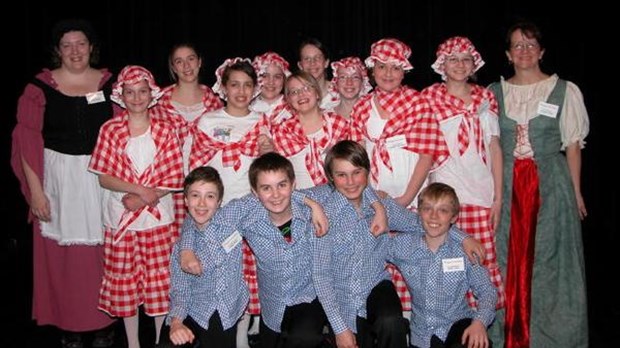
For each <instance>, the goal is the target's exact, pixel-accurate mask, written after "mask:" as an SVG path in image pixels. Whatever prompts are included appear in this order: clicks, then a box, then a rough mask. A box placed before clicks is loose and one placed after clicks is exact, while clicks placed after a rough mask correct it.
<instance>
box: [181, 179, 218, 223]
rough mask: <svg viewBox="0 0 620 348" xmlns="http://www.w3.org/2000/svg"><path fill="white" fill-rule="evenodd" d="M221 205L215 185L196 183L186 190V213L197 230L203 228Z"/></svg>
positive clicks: (204, 182)
mask: <svg viewBox="0 0 620 348" xmlns="http://www.w3.org/2000/svg"><path fill="white" fill-rule="evenodd" d="M221 203H222V200H221V194H220V192H219V189H218V187H217V185H216V184H215V183H212V182H207V181H196V182H194V183H193V184H191V185H190V186H189V187H188V188H187V192H186V194H185V204H186V205H187V211H188V212H189V214H190V215H191V216H192V218H193V219H194V221H195V222H196V225H197V226H198V227H199V228H203V227H204V226H205V225H206V224H207V223H208V222H209V221H210V220H211V218H212V217H213V215H215V212H216V211H217V209H218V208H219V207H220V204H221Z"/></svg>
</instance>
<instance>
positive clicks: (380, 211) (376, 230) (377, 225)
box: [370, 201, 389, 237]
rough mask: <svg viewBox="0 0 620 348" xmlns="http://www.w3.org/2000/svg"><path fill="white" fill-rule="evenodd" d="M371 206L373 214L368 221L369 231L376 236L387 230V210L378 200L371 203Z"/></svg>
mask: <svg viewBox="0 0 620 348" xmlns="http://www.w3.org/2000/svg"><path fill="white" fill-rule="evenodd" d="M371 206H372V207H373V209H374V210H375V216H374V217H373V218H372V222H371V223H370V233H372V235H373V236H375V237H378V236H379V235H381V234H382V233H384V232H388V231H389V227H388V217H387V212H386V211H385V207H384V206H383V203H381V202H380V201H376V202H374V203H372V204H371Z"/></svg>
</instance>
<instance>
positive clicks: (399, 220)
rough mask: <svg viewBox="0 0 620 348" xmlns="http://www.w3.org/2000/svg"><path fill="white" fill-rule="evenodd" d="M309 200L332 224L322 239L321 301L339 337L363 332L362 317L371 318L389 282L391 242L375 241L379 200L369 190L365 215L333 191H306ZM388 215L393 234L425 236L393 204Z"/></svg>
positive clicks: (318, 251) (388, 203) (318, 260)
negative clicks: (371, 306) (369, 302)
mask: <svg viewBox="0 0 620 348" xmlns="http://www.w3.org/2000/svg"><path fill="white" fill-rule="evenodd" d="M304 192H307V194H308V197H310V198H312V199H314V200H316V201H317V202H319V203H321V204H322V205H323V208H324V209H325V212H326V214H327V217H328V219H329V224H330V225H329V232H328V233H327V235H326V236H324V237H322V238H319V240H318V244H317V246H318V247H317V249H316V250H315V258H316V259H315V273H316V274H315V286H316V290H317V294H318V296H319V301H320V302H321V304H322V305H323V308H324V309H325V313H326V314H327V318H328V320H329V322H330V324H331V326H332V328H333V330H334V332H335V333H337V334H338V333H341V332H343V331H344V330H346V329H349V330H351V331H353V332H357V327H356V317H357V316H360V317H363V318H366V299H367V297H368V295H369V294H370V292H371V291H372V289H373V288H374V287H375V286H376V285H377V284H378V283H379V282H381V281H382V280H384V279H389V275H388V273H387V271H386V270H385V264H386V260H387V257H388V245H389V237H388V235H387V234H382V235H381V236H379V237H374V236H373V235H372V234H371V233H370V224H371V222H372V219H373V217H374V215H375V211H374V209H373V208H372V207H371V206H370V204H372V202H373V200H372V197H376V194H375V193H374V190H373V189H371V188H366V190H365V191H364V195H363V198H362V204H361V212H358V211H357V210H356V209H355V207H354V206H353V205H352V204H351V203H350V202H349V201H348V200H347V198H346V197H345V196H343V195H342V194H340V193H339V192H338V191H336V190H335V189H334V188H333V187H332V186H331V185H323V186H317V187H314V188H311V189H309V190H304ZM382 203H383V205H384V206H385V208H386V211H387V214H388V223H389V228H390V229H391V230H395V231H403V232H414V233H416V234H421V233H422V232H421V231H422V229H421V226H420V224H419V220H418V216H417V215H416V214H415V213H412V212H410V211H409V210H407V209H405V208H403V207H401V206H399V205H398V204H396V202H394V200H392V199H386V200H382Z"/></svg>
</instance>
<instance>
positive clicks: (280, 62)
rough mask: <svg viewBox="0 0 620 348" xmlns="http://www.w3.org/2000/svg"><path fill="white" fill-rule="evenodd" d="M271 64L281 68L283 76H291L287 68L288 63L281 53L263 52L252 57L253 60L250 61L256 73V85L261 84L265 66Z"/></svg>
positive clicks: (265, 69)
mask: <svg viewBox="0 0 620 348" xmlns="http://www.w3.org/2000/svg"><path fill="white" fill-rule="evenodd" d="M271 64H275V65H276V66H277V67H278V68H280V69H281V70H282V72H283V73H284V76H285V77H289V76H291V71H290V70H289V69H288V67H289V64H288V62H287V61H286V59H284V58H282V56H281V55H279V54H277V53H275V52H271V51H270V52H265V53H264V54H262V55H260V56H256V57H254V61H253V62H252V66H253V67H254V70H256V75H258V85H259V86H262V85H263V82H262V80H263V78H262V77H261V75H263V74H264V73H265V72H266V71H267V67H268V66H269V65H271Z"/></svg>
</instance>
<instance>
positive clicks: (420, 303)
mask: <svg viewBox="0 0 620 348" xmlns="http://www.w3.org/2000/svg"><path fill="white" fill-rule="evenodd" d="M458 212H459V200H458V198H457V196H456V192H455V191H454V189H453V188H452V187H450V186H448V185H446V184H443V183H433V184H430V185H429V186H427V187H426V188H424V190H422V192H421V193H420V195H419V196H418V214H419V215H420V221H421V224H422V227H423V229H424V234H423V235H420V234H404V233H399V234H397V235H395V236H394V237H393V238H392V239H391V245H390V256H391V260H390V261H391V262H393V263H394V264H395V265H396V266H398V268H399V269H400V271H401V272H402V274H403V277H404V278H405V281H406V282H407V287H408V288H409V291H410V292H411V295H412V306H413V307H412V319H411V324H410V329H411V333H410V343H411V345H412V346H413V347H417V348H428V347H431V348H443V347H449V348H459V347H468V348H473V347H476V348H488V347H490V346H491V343H490V341H489V339H488V336H487V331H486V328H487V327H488V326H489V325H490V324H491V322H492V321H493V319H494V318H495V303H496V301H497V292H496V290H495V287H494V286H493V284H492V283H491V280H490V278H489V274H488V272H487V270H486V269H485V268H484V266H482V265H480V264H475V263H472V262H471V261H470V260H469V259H468V258H467V256H466V255H465V252H464V251H463V249H462V248H461V245H460V243H457V242H455V241H454V240H453V239H452V238H450V237H449V234H451V233H454V232H455V231H457V228H456V227H455V226H454V223H455V222H456V219H457V217H458ZM469 289H471V290H472V291H473V293H474V296H475V297H476V299H477V300H478V308H477V310H473V309H472V308H470V306H469V305H468V303H467V299H466V297H465V294H466V293H467V291H468V290H469Z"/></svg>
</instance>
